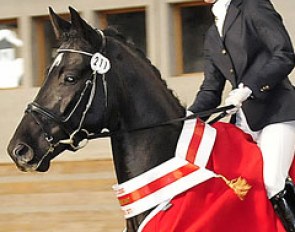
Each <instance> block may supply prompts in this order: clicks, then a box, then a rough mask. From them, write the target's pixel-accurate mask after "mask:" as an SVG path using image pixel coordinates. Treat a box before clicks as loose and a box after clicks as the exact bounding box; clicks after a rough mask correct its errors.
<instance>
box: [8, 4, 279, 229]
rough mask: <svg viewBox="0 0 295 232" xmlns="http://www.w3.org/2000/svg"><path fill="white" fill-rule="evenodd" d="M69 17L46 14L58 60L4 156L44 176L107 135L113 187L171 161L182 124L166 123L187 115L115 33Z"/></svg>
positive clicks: (130, 224)
mask: <svg viewBox="0 0 295 232" xmlns="http://www.w3.org/2000/svg"><path fill="white" fill-rule="evenodd" d="M70 13H71V22H68V21H65V20H63V19H62V18H60V17H59V16H58V15H56V14H55V13H54V12H53V11H52V9H51V8H50V18H51V22H52V24H53V28H54V31H55V34H56V36H57V38H58V39H59V41H60V47H59V49H58V55H57V57H56V58H55V60H54V62H53V64H52V65H51V67H50V68H49V69H48V72H47V77H46V80H45V83H44V85H43V86H42V87H41V89H40V91H39V93H38V95H37V96H36V98H35V100H34V101H33V102H32V103H30V104H29V105H28V107H27V109H26V113H25V115H24V117H23V118H22V121H21V122H20V124H19V126H18V128H17V129H16V132H15V134H14V136H13V138H12V139H11V141H10V144H9V146H8V153H9V154H10V156H11V158H12V159H13V160H14V162H15V163H16V165H17V166H18V168H19V169H20V170H22V171H40V172H45V171H47V170H48V169H49V166H50V161H51V160H52V159H53V158H54V157H56V156H57V155H59V154H60V153H62V152H63V151H64V150H67V149H68V150H73V151H75V150H77V149H80V148H81V147H83V143H84V141H85V140H88V139H92V138H97V137H100V136H104V135H105V132H104V131H105V130H104V129H108V131H109V132H110V133H109V135H110V136H111V143H112V152H113V159H114V165H115V170H116V175H117V179H118V183H119V184H120V183H124V182H126V181H128V180H130V179H132V178H134V177H137V176H138V175H140V174H142V173H144V172H146V171H148V170H150V169H152V168H153V167H156V166H158V165H159V164H161V163H163V162H165V161H167V160H169V159H171V158H172V157H174V153H175V149H176V146H177V141H178V138H179V136H180V133H181V130H182V126H183V122H182V121H173V120H174V119H178V118H183V117H184V116H185V114H186V110H185V107H183V106H182V105H181V104H180V102H179V100H178V99H177V98H176V97H175V96H174V95H173V93H172V91H170V90H168V89H167V85H166V83H165V82H164V81H163V80H162V79H161V76H160V73H159V71H158V70H157V69H156V68H155V67H154V66H153V65H152V64H151V62H150V61H149V60H148V59H147V58H146V57H145V56H144V55H143V53H141V52H140V51H138V50H137V49H136V48H135V47H134V46H133V45H130V44H128V43H127V42H126V41H125V40H124V38H123V37H122V36H120V34H118V33H117V32H116V31H114V30H112V29H106V30H104V31H103V32H102V31H100V30H96V29H93V28H92V27H91V26H90V25H88V24H87V23H86V22H85V21H84V20H83V19H81V17H80V16H79V14H78V13H77V12H76V11H75V10H74V9H72V8H70ZM101 54H103V55H101ZM106 57H107V58H106ZM109 61H110V63H109ZM98 62H99V64H98ZM109 68H110V69H109ZM171 120H172V121H173V123H165V122H171ZM239 160H240V158H239ZM260 168H261V167H260ZM257 178H258V177H257ZM253 182H255V181H253ZM254 184H255V183H254ZM211 190H212V189H211ZM260 190H261V189H260ZM249 199H251V196H250V197H249ZM201 200H202V199H201ZM197 201H198V200H196V201H195V202H197ZM249 201H250V200H249ZM253 201H254V200H253ZM266 202H267V201H266ZM200 204H201V202H200ZM237 204H241V203H237ZM266 204H268V203H266ZM149 212H150V210H148V211H146V212H144V213H142V214H140V215H137V216H135V217H132V218H130V219H128V220H127V231H128V232H130V231H137V229H138V227H139V225H140V224H141V222H142V221H143V219H144V218H145V217H146V216H147V215H148V214H149ZM271 215H272V214H271ZM196 217H197V215H196ZM273 217H274V216H273ZM272 219H273V221H275V220H274V218H272ZM259 228H260V227H259ZM208 231H211V230H208ZM228 231H238V230H228ZM257 231H258V230H257ZM260 231H261V230H260ZM268 231H272V230H268Z"/></svg>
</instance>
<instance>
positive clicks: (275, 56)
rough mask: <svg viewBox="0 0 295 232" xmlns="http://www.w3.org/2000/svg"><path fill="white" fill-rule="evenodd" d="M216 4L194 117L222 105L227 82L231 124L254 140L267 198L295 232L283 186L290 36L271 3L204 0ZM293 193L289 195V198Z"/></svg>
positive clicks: (287, 160) (291, 117)
mask: <svg viewBox="0 0 295 232" xmlns="http://www.w3.org/2000/svg"><path fill="white" fill-rule="evenodd" d="M204 1H205V2H206V3H214V5H213V7H212V12H213V14H214V15H215V25H212V27H210V29H209V31H208V32H207V35H206V39H205V45H204V46H205V49H204V51H205V67H204V74H205V78H204V81H203V83H202V85H201V87H200V90H199V92H198V93H197V95H196V98H195V101H194V103H193V104H192V106H190V108H189V110H190V111H192V112H195V113H197V112H200V111H204V110H208V109H210V108H215V107H217V106H218V105H219V104H220V103H221V97H222V92H223V89H224V86H225V83H226V80H227V81H229V82H230V84H231V85H232V88H233V90H232V91H231V92H230V93H229V95H228V97H227V98H226V100H225V104H226V105H234V106H235V108H234V109H233V110H229V111H228V113H229V114H231V115H232V116H233V117H232V120H231V122H233V123H235V124H236V125H237V126H238V127H240V128H241V129H242V130H244V131H245V132H246V133H249V134H251V135H252V137H253V139H254V140H255V141H256V142H257V144H258V146H259V147H260V149H261V151H262V155H263V165H264V169H263V172H264V183H265V186H266V190H267V195H268V198H269V199H270V200H271V202H272V204H273V205H274V208H275V210H276V212H277V214H278V215H279V217H280V218H281V220H282V222H283V224H284V226H285V228H286V230H287V231H295V204H294V202H295V192H294V189H292V188H289V185H286V187H287V188H285V180H286V178H287V177H288V172H289V169H290V166H291V164H292V161H293V157H294V152H295V88H294V87H293V86H292V84H291V82H290V80H289V78H288V74H289V73H290V72H291V71H292V69H293V68H294V64H295V56H294V51H293V47H292V44H291V41H290V38H289V35H288V33H287V31H286V29H285V27H284V25H283V23H282V19H281V16H280V15H279V14H278V13H277V12H276V11H275V9H274V7H273V5H272V4H271V2H270V1H269V0H217V1H216V0H204ZM290 192H292V193H290Z"/></svg>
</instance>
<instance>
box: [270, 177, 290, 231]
mask: <svg viewBox="0 0 295 232" xmlns="http://www.w3.org/2000/svg"><path fill="white" fill-rule="evenodd" d="M270 201H271V203H272V205H273V207H274V210H275V212H276V213H277V215H278V216H279V218H280V219H281V222H282V224H283V225H284V227H285V229H286V231H287V232H295V187H294V184H293V182H292V180H291V179H289V178H288V179H287V180H286V185H285V189H284V190H282V191H281V192H279V193H278V194H277V195H275V196H274V197H272V198H271V199H270Z"/></svg>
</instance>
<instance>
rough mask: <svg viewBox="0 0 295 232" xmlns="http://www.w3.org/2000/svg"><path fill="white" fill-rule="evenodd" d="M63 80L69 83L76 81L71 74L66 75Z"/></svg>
mask: <svg viewBox="0 0 295 232" xmlns="http://www.w3.org/2000/svg"><path fill="white" fill-rule="evenodd" d="M64 80H65V82H67V83H69V84H74V83H76V77H75V76H73V75H67V76H66V77H65V79H64Z"/></svg>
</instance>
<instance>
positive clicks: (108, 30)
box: [103, 27, 182, 106]
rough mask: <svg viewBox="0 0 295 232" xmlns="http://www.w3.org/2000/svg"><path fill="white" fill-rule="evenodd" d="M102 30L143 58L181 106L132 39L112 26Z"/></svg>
mask: <svg viewBox="0 0 295 232" xmlns="http://www.w3.org/2000/svg"><path fill="white" fill-rule="evenodd" d="M103 32H104V34H105V35H106V36H110V37H112V38H115V39H117V40H118V41H120V42H122V43H123V44H125V45H126V46H128V47H129V48H131V49H132V50H133V51H135V53H136V54H137V55H138V56H139V57H140V58H141V59H143V60H144V61H145V62H146V63H147V64H148V65H149V66H150V67H151V68H152V70H153V71H154V73H155V75H156V77H158V78H159V80H160V81H161V82H162V84H163V85H164V86H165V87H166V89H167V90H168V92H170V94H171V95H172V96H173V97H174V98H175V100H177V102H178V104H179V105H180V106H182V104H181V102H180V100H179V98H178V97H177V96H176V94H175V92H174V91H173V90H171V89H170V88H168V85H167V82H166V81H165V80H164V79H163V78H162V76H161V73H160V71H159V69H158V68H157V67H156V66H154V65H153V64H152V62H151V61H150V59H148V58H147V56H146V54H145V53H144V52H143V51H142V50H141V49H140V48H138V47H137V46H136V45H135V44H134V43H133V42H132V41H130V40H128V39H126V37H125V36H124V35H122V33H120V32H119V31H118V30H117V29H116V28H114V27H107V28H106V29H104V30H103Z"/></svg>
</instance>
